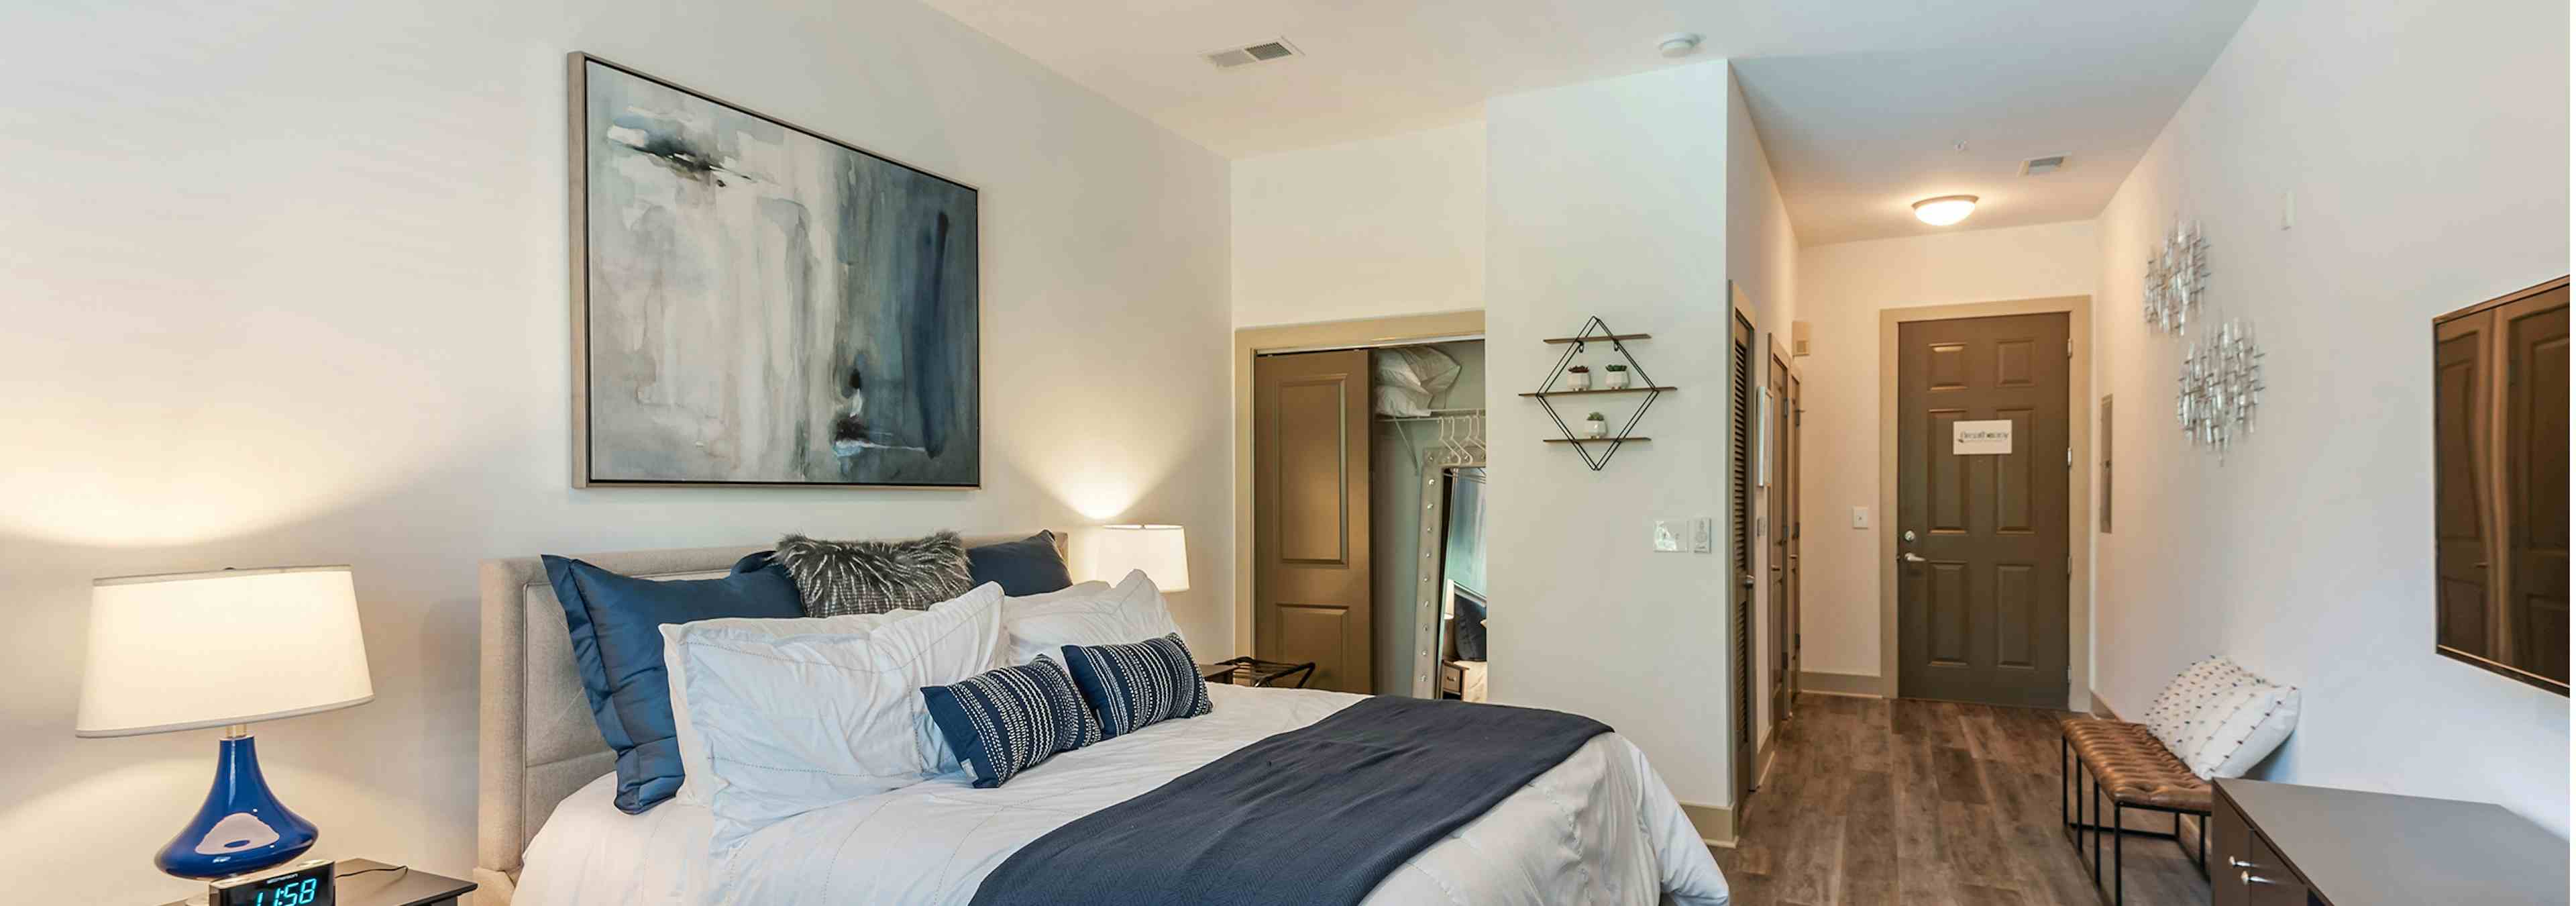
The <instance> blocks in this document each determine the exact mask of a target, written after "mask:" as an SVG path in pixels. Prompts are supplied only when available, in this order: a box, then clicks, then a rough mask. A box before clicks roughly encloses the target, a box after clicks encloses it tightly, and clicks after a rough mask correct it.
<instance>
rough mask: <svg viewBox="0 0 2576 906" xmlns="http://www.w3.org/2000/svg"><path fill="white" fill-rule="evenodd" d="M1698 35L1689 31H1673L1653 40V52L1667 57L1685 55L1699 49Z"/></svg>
mask: <svg viewBox="0 0 2576 906" xmlns="http://www.w3.org/2000/svg"><path fill="white" fill-rule="evenodd" d="M1699 42H1700V37H1699V36H1698V35H1694V34H1691V33H1690V32H1686V31H1682V32H1674V33H1672V34H1669V35H1665V36H1663V38H1662V39H1661V40H1658V41H1656V42H1655V52H1656V53H1659V54H1663V55H1664V56H1667V57H1687V56H1690V55H1691V52H1692V51H1695V50H1698V49H1699Z"/></svg>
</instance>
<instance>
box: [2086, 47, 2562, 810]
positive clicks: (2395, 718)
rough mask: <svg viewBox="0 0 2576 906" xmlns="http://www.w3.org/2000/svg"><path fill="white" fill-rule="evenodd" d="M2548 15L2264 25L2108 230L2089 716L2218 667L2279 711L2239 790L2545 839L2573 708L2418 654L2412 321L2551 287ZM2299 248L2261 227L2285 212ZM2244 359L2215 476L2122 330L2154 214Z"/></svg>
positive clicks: (2416, 382) (2555, 63)
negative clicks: (2105, 466) (2287, 727)
mask: <svg viewBox="0 0 2576 906" xmlns="http://www.w3.org/2000/svg"><path fill="white" fill-rule="evenodd" d="M2567 36H2568V7H2567V4H2565V3H2563V2H2556V0H2513V2H2492V3H2474V4H2458V3H2436V2H2431V0H2401V2H2386V3H2373V4H2361V5H2355V4H2350V3H2339V2H2332V0H2265V2H2263V3H2262V4H2261V5H2259V6H2257V7H2256V8H2255V10H2254V12H2253V15H2252V16H2251V17H2250V18H2248V19H2247V20H2246V23H2245V26H2244V28H2243V30H2242V31H2240V32H2238V34H2237V35H2236V37H2235V40H2234V41H2233V42H2232V43H2230V44H2229V45H2228V48H2227V50H2226V52H2225V53H2223V54H2222V55H2221V56H2220V57H2219V59H2218V62H2217V64H2216V65H2215V66H2214V67H2213V68H2212V69H2211V70H2210V72H2209V75H2208V76H2207V77H2206V78H2205V79H2203V80H2202V82H2201V84H2200V87H2199V88H2198V89H2197V90H2196V91H2194V92H2193V94H2192V96H2191V99H2190V100H2189V101H2188V102H2187V103H2185V104H2184V105H2183V107H2182V110H2181V111H2180V112H2179V113H2177V114H2176V115H2175V117H2174V119H2173V121H2172V122H2171V123H2170V124H2168V125H2167V126H2166V127H2165V130H2164V132H2163V133H2162V135H2160V136H2159V137H2158V138H2157V140H2156V142H2155V145H2154V146H2153V148H2152V149H2150V150H2149V152H2148V153H2147V156H2146V159H2145V160H2144V162H2142V163H2141V164H2140V165H2139V167H2138V169H2137V171H2136V172H2135V173H2133V174H2132V175H2131V176H2130V178H2129V181H2128V182H2127V184H2126V185H2124V186H2123V187H2122V188H2121V190H2120V192H2119V194H2118V195H2117V196H2116V197H2115V198H2114V199H2113V200H2112V202H2111V204H2110V206H2109V208H2108V209H2106V210H2105V211H2104V212H2103V214H2102V217H2101V221H2100V222H2101V244H2100V249H2099V252H2098V254H2099V256H2100V258H2101V260H2102V261H2103V262H2105V263H2104V266H2103V269H2102V274H2101V282H2100V286H2101V288H2100V290H2099V295H2098V296H2097V302H2098V304H2099V311H2101V312H2102V313H2103V317H2099V318H2097V319H2095V320H2094V324H2095V339H2096V346H2095V350H2096V358H2095V359H2094V361H2095V365H2096V385H2097V386H2096V392H2110V393H2114V394H2116V395H2117V397H2118V400H2119V403H2118V406H2117V408H2116V415H2117V417H2118V419H2119V424H2118V425H2116V426H2115V429H2114V435H2115V438H2116V440H2117V443H2118V444H2119V447H2120V449H2119V450H2118V451H2116V452H2117V455H2116V456H2115V458H2114V462H2115V463H2116V464H2117V466H2118V468H2119V474H2118V475H2117V476H2116V478H2115V479H2114V482H2113V484H2114V490H2115V493H2116V494H2117V495H2118V497H2117V499H2116V500H2115V501H2113V506H2114V507H2115V510H2114V516H2115V523H2114V526H2113V527H2114V529H2115V533H2114V534H2111V535H2107V536H2097V551H2098V554H2099V564H2100V566H2099V568H2100V573H2099V574H2098V579H2097V587H2098V588H2099V590H2100V595H2099V600H2098V602H2097V604H2096V608H2097V614H2098V617H2099V623H2098V625H2099V626H2100V634H2099V636H2098V638H2097V663H2098V664H2099V668H2098V672H2097V678H2098V685H2097V688H2098V689H2100V691H2101V692H2102V694H2103V696H2104V697H2105V698H2106V699H2108V700H2109V702H2110V703H2111V704H2112V706H2113V707H2115V708H2117V709H2119V710H2120V711H2121V712H2122V713H2123V714H2137V713H2139V712H2141V711H2143V710H2145V708H2146V705H2147V703H2148V702H2149V700H2151V699H2152V698H2153V697H2154V695H2155V693H2156V690H2157V689H2159V688H2161V687H2162V686H2163V685H2164V683H2165V681H2166V680H2167V679H2168V678H2170V677H2171V676H2172V675H2173V673H2174V672H2175V671H2177V670H2179V669H2181V668H2182V667H2183V666H2184V665H2185V664H2187V663H2188V662H2190V661H2191V660H2193V659H2196V658H2200V657H2205V656H2207V655H2209V654H2211V653H2213V652H2224V653H2226V654H2228V655H2229V656H2231V657H2234V658H2235V659H2237V660H2238V661H2240V662H2242V663H2244V664H2246V665H2247V666H2248V667H2250V668H2252V669H2253V670H2254V671H2255V672H2257V673H2260V674H2263V675H2265V676H2267V677H2271V678H2273V679H2276V680H2278V681H2281V682H2286V683H2291V684H2295V685H2297V686H2299V687H2300V688H2301V689H2302V690H2303V692H2304V696H2305V701H2304V703H2303V706H2304V713H2303V714H2301V715H2300V718H2299V728H2298V731H2297V732H2296V733H2295V734H2294V735H2292V736H2291V737H2290V740H2289V742H2288V744H2287V745H2285V746H2284V747H2283V749H2282V751H2281V753H2280V754H2279V755H2278V756H2276V757H2275V758H2274V759H2273V760H2272V761H2271V762H2270V764H2269V765H2268V766H2267V768H2266V769H2264V770H2262V771H2259V772H2258V775H2259V776H2264V777H2268V778H2271V779H2279V780H2289V781H2294V782H2298V783H2306V784H2319V785H2325V786H2343V787H2358V788H2364V789H2376V790H2386V791H2393V792H2401V793H2409V794H2415V795H2427V796H2440V797H2448V798H2460V799H2473V800H2484V801H2493V802H2499V803H2502V804H2504V805H2505V806H2506V807H2508V808H2511V809H2513V810H2514V811H2517V812H2520V813H2522V814H2524V815H2527V816H2529V817H2531V818H2533V819H2534V820H2536V821H2539V822H2540V823H2541V824H2543V825H2546V826H2548V827H2549V828H2551V829H2552V830H2554V831H2556V832H2558V833H2559V834H2561V835H2564V834H2566V832H2567V829H2568V811H2567V802H2568V798H2567V797H2568V785H2567V765H2568V749H2567V717H2568V707H2567V699H2565V698H2563V697H2560V696H2557V695H2552V694H2549V693H2546V692H2542V691H2540V690H2537V689H2533V688H2531V687H2528V686H2524V685H2521V684H2519V683H2515V682H2513V681H2510V680H2506V679H2503V678H2500V677H2497V676H2494V675H2492V674H2489V673H2486V672H2483V671H2480V670H2478V669H2476V668H2472V667H2469V666H2467V665H2464V664H2460V663H2456V662H2453V661H2450V660H2446V659H2443V658H2440V657H2437V656H2435V655H2434V654H2433V650H2432V649H2433V638H2432V634H2433V604H2432V594H2433V590H2432V586H2433V569H2432V567H2433V559H2432V557H2433V547H2432V543H2431V540H2430V530H2429V529H2428V528H2426V526H2428V525H2429V524H2430V522H2431V519H2432V500H2433V491H2432V486H2431V484H2430V481H2431V479H2430V477H2429V476H2430V475H2431V471H2432V439H2431V424H2432V416H2431V412H2430V404H2431V398H2432V394H2431V380H2430V375H2431V370H2432V369H2431V362H2430V351H2431V349H2432V345H2431V336H2432V333H2431V330H2432V326H2431V319H2432V318H2433V317H2434V316H2436V315H2439V314H2441V313H2443V312H2447V311H2450V310H2452V309H2455V308H2459V307H2461V306H2465V305H2469V304H2471V303H2475V302H2478V301H2481V300H2484V299H2488V298H2491V297H2494V296H2497V295H2500V294H2503V293H2505V292H2507V291H2510V290H2514V289H2518V288H2521V287H2525V286H2529V285H2532V284H2534V283H2538V282H2540V281H2542V280H2545V279H2548V278H2551V277H2556V276H2559V275H2561V274H2565V273H2567V270H2568V257H2567V252H2568V245H2567V243H2568V176H2567V161H2568V140H2567V136H2568V119H2567V115H2568V93H2567V84H2568V83H2567V60H2568V43H2567ZM2284 193H2288V194H2290V195H2292V196H2294V197H2295V199H2296V201H2295V207H2296V211H2297V219H2296V226H2295V227H2294V228H2291V229H2287V230H2284V229H2282V228H2281V226H2280V221H2281V208H2282V197H2283V195H2284ZM2178 214H2179V215H2184V216H2190V217H2193V218H2196V219H2198V220H2199V221H2200V222H2201V224H2202V225H2203V226H2204V228H2205V229H2206V230H2207V231H2208V235H2209V240H2210V246H2211V252H2212V256H2211V257H2212V262H2213V270H2214V274H2213V282H2212V284H2211V291H2210V296H2209V298H2210V300H2211V304H2212V305H2213V306H2215V309H2216V311H2218V312H2222V313H2226V314H2233V315H2238V316H2242V317H2245V318H2248V319H2250V320H2251V321H2252V322H2253V323H2254V324H2255V326H2256V329H2257V334H2258V336H2259V337H2260V339H2261V340H2262V341H2263V343H2264V351H2265V352H2266V353H2267V357H2266V358H2265V359H2264V375H2265V378H2266V381H2267V383H2269V385H2270V389H2269V390H2268V391H2267V392H2266V393H2265V395H2264V403H2265V405H2264V406H2263V407H2262V409H2261V411H2260V413H2259V415H2258V416H2257V421H2256V425H2255V433H2254V434H2253V436H2252V437H2251V438H2250V439H2249V440H2248V441H2247V442H2246V443H2244V444H2243V445H2242V446H2239V447H2237V448H2236V449H2235V450H2234V451H2233V452H2231V453H2230V454H2229V455H2228V457H2227V460H2226V462H2225V464H2224V465H2222V464H2221V463H2220V462H2219V460H2218V459H2217V458H2215V457H2212V456H2209V455H2206V454H2204V453H2202V452H2200V451H2199V450H2196V449H2193V448H2191V447H2189V446H2187V445H2186V444H2185V443H2184V441H2183V438H2182V435H2181V434H2180V433H2178V432H2177V431H2175V430H2174V428H2173V422H2172V420H2171V416H2170V415H2169V414H2168V413H2170V411H2171V408H2172V406H2171V400H2172V396H2173V386H2174V385H2173V379H2174V371H2175V363H2176V361H2177V360H2178V359H2179V358H2180V341H2179V340H2178V339H2176V338H2173V337H2169V336H2162V335H2151V334H2149V333H2148V332H2147V331H2146V329H2145V328H2144V326H2143V325H2142V324H2140V323H2139V319H2138V318H2137V317H2135V316H2134V314H2132V313H2134V312H2135V311H2136V310H2137V307H2136V306H2137V304H2138V286H2139V282H2140V278H2141V273H2140V271H2141V262H2142V261H2143V260H2144V259H2145V257H2146V254H2147V251H2148V249H2149V248H2150V247H2151V245H2150V243H2151V242H2152V241H2153V237H2154V236H2155V235H2156V233H2157V231H2158V230H2160V229H2162V228H2164V227H2166V226H2168V225H2169V224H2171V223H2172V220H2173V218H2174V217H2176V216H2177V215H2178Z"/></svg>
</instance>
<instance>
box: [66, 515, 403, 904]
mask: <svg viewBox="0 0 2576 906" xmlns="http://www.w3.org/2000/svg"><path fill="white" fill-rule="evenodd" d="M373 698H375V686H374V684H373V683H372V682H370V681H369V679H368V677H367V648H366V642H365V640H364V639H362V638H360V637H359V635H358V599H357V594H356V591H355V590H354V588H353V587H352V586H351V584H350V581H349V568H348V567H346V566H288V567H278V568H273V569H227V570H220V571H216V572H202V573H176V574H171V575H159V576H124V577H120V578H113V579H99V580H96V581H94V582H92V583H91V586H90V609H89V661H88V668H87V670H86V671H85V672H84V673H83V676H82V680H81V700H80V718H79V722H78V723H77V724H76V725H75V726H74V727H73V732H74V733H75V734H77V735H79V736H84V737H98V736H139V735H142V734H145V733H175V732H178V731H181V730H199V729H205V728H208V727H222V728H224V736H223V741H222V742H221V743H220V744H219V745H220V748H219V749H217V752H216V760H215V785H214V789H212V790H210V791H208V792H207V793H206V804H205V805H204V806H203V807H201V808H199V809H197V817H196V818H195V819H193V820H191V821H189V822H188V825H187V827H185V828H183V829H181V830H180V831H179V835H178V836H177V837H175V838H173V839H171V841H170V844H169V845H168V846H164V847H162V848H161V852H160V854H159V855H158V856H156V857H154V858H153V860H152V861H153V864H154V865H157V866H159V867H160V869H161V870H162V871H164V872H168V873H170V874H173V875H177V876H179V877H182V878H200V879H215V878H222V877H227V876H231V875H238V874H242V873H245V872H253V871H259V870H261V869H264V868H269V867H272V866H276V865H281V864H284V863H285V862H287V861H288V860H290V859H293V858H295V857H296V856H299V855H303V854H304V851H305V850H307V849H310V848H312V846H313V841H314V840H316V839H318V838H319V837H320V836H321V835H320V832H319V831H317V830H316V829H315V828H314V827H313V822H310V821H306V820H304V819H303V818H302V817H300V816H298V815H296V814H295V813H294V812H291V811H288V810H287V808H286V805H285V804H284V803H281V802H279V801H277V796H276V795H275V794H273V793H271V792H269V789H268V781H267V780H266V779H264V778H262V777H261V776H260V772H259V756H258V751H257V750H256V749H254V748H253V747H252V745H251V736H250V724H252V723H256V722H258V721H263V720H276V719H279V718H283V717H296V716H300V715H305V714H318V713H320V712H323V711H331V710H336V709H339V708H346V707H349V706H351V705H363V704H366V703H367V702H368V700H370V699H373Z"/></svg>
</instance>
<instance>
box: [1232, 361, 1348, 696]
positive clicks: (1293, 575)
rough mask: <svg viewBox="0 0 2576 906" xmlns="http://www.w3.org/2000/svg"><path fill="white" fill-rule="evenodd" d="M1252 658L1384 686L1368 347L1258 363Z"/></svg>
mask: <svg viewBox="0 0 2576 906" xmlns="http://www.w3.org/2000/svg"><path fill="white" fill-rule="evenodd" d="M1252 383H1253V408H1252V432H1253V442H1252V482H1253V566H1252V568H1253V583H1252V587H1253V608H1252V609H1253V632H1252V651H1253V656H1255V657H1259V658H1261V659H1263V660H1272V661H1289V662H1292V663H1303V662H1306V661H1313V662H1314V663H1315V676H1314V678H1313V680H1312V681H1310V682H1309V683H1307V687H1308V688H1314V689H1334V690H1338V691H1342V692H1358V693H1362V694H1366V693H1369V692H1373V691H1376V689H1377V686H1376V683H1375V680H1374V678H1373V677H1372V676H1371V671H1372V670H1373V669H1374V667H1375V665H1376V663H1377V662H1376V659H1375V658H1374V657H1372V656H1371V654H1370V650H1369V640H1370V636H1369V632H1370V627H1371V625H1372V624H1371V621H1370V609H1369V447H1368V444H1369V432H1368V412H1369V406H1368V396H1369V354H1368V351H1367V350H1361V349H1354V350H1344V351H1341V352H1310V353H1301V354H1297V355H1279V356H1265V357H1262V358H1260V359H1257V360H1255V361H1254V362H1253V368H1252Z"/></svg>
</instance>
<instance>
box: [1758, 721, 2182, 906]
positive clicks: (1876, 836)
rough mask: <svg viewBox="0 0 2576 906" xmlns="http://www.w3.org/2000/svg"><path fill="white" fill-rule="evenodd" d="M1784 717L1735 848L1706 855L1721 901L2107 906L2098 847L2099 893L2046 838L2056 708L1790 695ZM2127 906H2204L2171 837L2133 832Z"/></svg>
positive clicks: (2063, 847)
mask: <svg viewBox="0 0 2576 906" xmlns="http://www.w3.org/2000/svg"><path fill="white" fill-rule="evenodd" d="M1794 714H1795V716H1794V717H1793V718H1791V720H1790V722H1789V725H1788V726H1787V727H1786V728H1784V729H1782V730H1781V737H1780V740H1779V749H1778V754H1777V755H1776V756H1775V760H1774V761H1773V762H1772V765H1771V770H1770V776H1769V777H1767V778H1765V780H1764V784H1763V786H1762V788H1761V789H1760V790H1758V791H1756V792H1755V793H1754V794H1753V798H1752V799H1751V800H1750V806H1751V810H1750V811H1748V812H1747V813H1746V823H1745V828H1744V833H1743V838H1742V840H1741V841H1739V842H1738V844H1737V845H1736V847H1735V848H1733V849H1726V848H1712V849H1711V851H1712V852H1714V853H1716V855H1717V864H1718V867H1720V868H1723V869H1725V871H1726V882H1727V884H1728V885H1729V886H1730V887H1731V888H1732V890H1733V893H1734V901H1733V906H1773V904H1781V906H1833V904H1880V903H1889V904H1894V903H1902V904H1907V906H1918V904H1960V906H2044V904H2061V906H2088V904H2093V903H2107V902H2109V900H2110V894H2109V889H2110V880H2111V878H2110V874H2111V871H2110V870H2111V853H2110V850H2109V848H2108V845H2107V842H2106V844H2105V848H2104V850H2103V853H2102V870H2103V879H2102V881H2103V883H2102V887H2101V889H2100V890H2099V891H2098V892H2097V891H2096V889H2095V888H2094V886H2093V883H2092V878H2091V876H2090V874H2089V872H2088V871H2087V866H2089V865H2090V862H2089V861H2087V860H2088V859H2089V856H2085V857H2079V856H2078V855H2077V854H2076V851H2075V849H2074V847H2072V846H2070V845H2068V843H2067V842H2066V838H2065V837H2064V836H2062V833H2061V831H2060V830H2059V822H2058V814H2059V812H2058V808H2059V801H2060V799H2059V786H2058V784H2059V780H2058V776H2059V775H2058V771H2057V763H2058V743H2057V720H2058V718H2059V717H2061V716H2063V714H2062V712H2056V711H2041V710H2035V709H2028V708H1998V707H1990V706H1986V705H1965V704H1958V703H1954V702H1936V701H1921V700H1914V699H1898V700H1894V701H1888V700H1882V699H1874V698H1851V697H1846V696H1835V695H1803V696H1800V697H1799V698H1798V702H1797V707H1796V710H1795V712H1794ZM2129 814H2130V815H2131V816H2132V820H2133V821H2137V822H2143V823H2145V824H2146V825H2147V826H2149V827H2152V828H2155V829H2158V830H2163V829H2167V828H2168V827H2169V826H2170V819H2167V818H2164V817H2163V816H2160V815H2146V814H2142V813H2139V812H2134V811H2133V812H2130V813H2129ZM2187 828H2188V829H2187V830H2186V832H2185V839H2186V840H2195V841H2196V839H2197V838H2196V836H2194V835H2195V834H2196V833H2197V832H2198V827H2197V826H2196V823H2195V824H2194V825H2187ZM2128 902H2129V903H2131V904H2133V906H2206V904H2207V903H2208V902H2209V883H2208V881H2207V880H2205V879H2204V878H2203V877H2202V875H2201V874H2200V872H2199V869H2197V868H2194V867H2193V866H2192V864H2191V862H2190V861H2189V860H2188V859H2186V858H2185V857H2184V856H2183V854H2182V851H2181V850H2180V849H2178V848H2176V847H2175V846H2174V844H2173V843H2172V842H2171V841H2167V840H2160V839H2155V838H2150V837H2131V838H2130V839H2129V842H2128Z"/></svg>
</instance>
